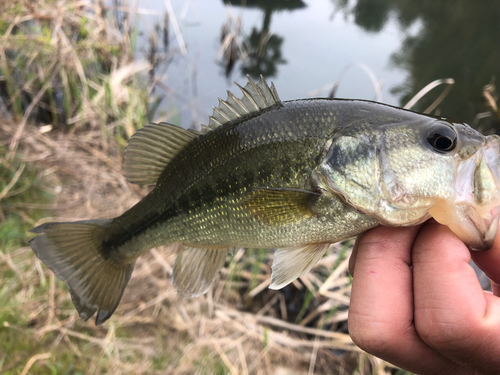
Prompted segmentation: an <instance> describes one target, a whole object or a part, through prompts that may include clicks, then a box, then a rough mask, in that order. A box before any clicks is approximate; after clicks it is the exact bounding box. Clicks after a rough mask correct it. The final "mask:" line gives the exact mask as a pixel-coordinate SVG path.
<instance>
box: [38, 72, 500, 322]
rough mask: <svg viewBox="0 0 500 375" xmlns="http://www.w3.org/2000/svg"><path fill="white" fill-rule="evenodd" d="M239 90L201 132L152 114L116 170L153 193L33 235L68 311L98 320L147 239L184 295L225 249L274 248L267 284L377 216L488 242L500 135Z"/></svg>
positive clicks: (278, 283) (203, 280)
mask: <svg viewBox="0 0 500 375" xmlns="http://www.w3.org/2000/svg"><path fill="white" fill-rule="evenodd" d="M239 87H240V86H239ZM240 89H241V91H242V92H243V97H242V98H241V99H239V98H237V97H236V96H234V95H233V94H231V93H230V92H228V97H227V99H226V100H221V99H219V101H220V103H219V107H218V108H214V112H213V115H212V116H210V121H209V124H208V126H205V127H204V128H203V131H202V132H197V131H193V130H184V129H182V128H180V127H177V126H175V125H171V124H166V123H160V124H150V125H147V126H145V127H144V128H143V129H141V130H139V131H138V132H137V133H136V134H135V135H134V136H133V137H132V138H131V139H130V142H129V144H128V146H127V148H126V150H125V154H124V171H125V176H126V177H127V178H128V180H129V181H130V182H132V183H137V184H141V185H148V184H151V185H155V188H154V189H153V190H152V191H151V192H150V193H149V194H148V195H147V196H146V197H145V198H144V199H142V200H141V201H140V202H139V203H137V204H136V205H135V206H134V207H132V208H131V209H130V210H128V211H127V212H125V213H124V214H123V215H121V216H119V217H117V218H114V219H105V220H88V221H79V222H72V223H47V224H43V225H40V226H39V227H37V228H34V229H33V230H32V231H33V232H35V233H39V235H38V236H36V237H35V238H33V239H32V240H31V242H30V244H31V247H32V249H33V250H34V252H35V253H36V255H37V256H38V257H39V258H40V259H41V260H42V261H43V262H44V263H45V264H46V265H47V267H49V268H50V269H51V270H52V271H53V272H54V273H55V274H56V275H57V276H58V277H59V278H60V279H62V280H64V281H65V282H66V283H67V286H68V289H69V291H70V293H71V297H72V299H73V302H74V304H75V306H76V308H77V310H78V312H79V314H80V317H82V318H83V319H88V318H90V317H91V316H93V315H94V313H96V312H97V316H96V324H101V323H103V322H104V321H106V320H107V319H108V318H109V317H110V316H111V314H112V313H113V312H114V311H115V309H116V307H117V305H118V303H119V301H120V299H121V296H122V294H123V291H124V289H125V286H126V285H127V283H128V281H129V279H130V276H131V274H132V270H133V268H134V263H135V260H136V259H137V257H138V256H140V255H141V254H142V253H143V252H145V251H148V250H149V249H151V248H153V247H155V246H159V245H165V244H176V243H179V244H182V247H181V248H180V250H179V253H178V256H177V259H176V262H175V265H174V271H173V283H174V286H175V288H176V290H177V291H178V292H179V293H180V294H181V295H184V296H191V297H192V296H197V295H200V294H202V293H205V292H206V291H207V290H208V289H209V288H210V286H211V284H212V283H213V281H214V279H215V277H216V276H217V274H218V272H219V271H220V269H221V268H222V267H223V265H224V262H225V259H226V256H227V254H228V251H229V250H230V249H231V248H234V247H254V248H255V247H257V248H275V249H277V250H276V252H275V257H274V263H273V267H272V279H271V285H270V287H271V288H274V289H278V288H281V287H283V286H285V285H287V284H288V283H290V282H291V281H293V280H294V279H295V278H297V277H298V276H300V275H302V274H304V273H306V272H308V271H309V270H310V269H311V268H312V266H313V265H314V264H315V263H316V262H317V261H318V260H319V259H320V258H321V257H322V256H323V254H324V253H325V251H326V250H327V248H328V247H329V246H330V244H332V243H334V242H338V241H341V240H344V239H347V238H349V237H352V236H355V235H357V234H360V233H362V232H364V231H366V230H368V229H370V228H373V227H375V226H378V225H388V226H409V225H417V224H419V223H422V222H423V221H425V220H427V219H428V218H430V217H434V218H435V219H436V220H437V221H438V222H440V223H443V224H445V225H448V226H449V227H450V228H451V230H452V231H453V232H454V233H455V234H456V235H457V236H458V237H460V238H461V239H462V240H463V241H464V243H466V244H467V245H468V246H469V247H470V249H472V250H485V249H488V248H489V247H491V245H492V242H493V240H494V238H495V235H496V231H497V227H498V214H499V205H500V191H499V183H500V176H499V173H500V169H499V155H500V150H499V147H500V137H498V136H496V135H492V136H488V137H485V136H483V135H482V134H480V133H479V132H477V131H476V130H474V129H472V128H470V127H469V126H468V125H466V124H463V123H459V122H454V121H451V120H448V119H445V118H441V117H435V116H429V115H423V114H418V113H415V112H412V111H408V110H403V109H400V108H395V107H392V106H389V105H385V104H380V103H375V102H370V101H363V100H342V99H306V100H292V101H284V102H282V101H281V100H280V99H279V97H278V94H277V92H276V89H275V88H274V85H271V87H269V86H268V85H267V83H266V82H265V81H264V79H263V78H262V77H261V80H260V81H259V82H258V83H255V82H253V81H252V80H251V79H250V78H249V82H248V83H247V85H246V86H245V87H244V88H243V87H240Z"/></svg>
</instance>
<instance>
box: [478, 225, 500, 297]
mask: <svg viewBox="0 0 500 375" xmlns="http://www.w3.org/2000/svg"><path fill="white" fill-rule="evenodd" d="M471 256H472V260H473V261H474V263H476V264H477V266H478V267H479V268H480V269H481V270H482V271H483V272H484V273H485V274H486V276H488V278H489V279H490V281H491V289H492V291H493V294H495V295H496V296H499V297H500V233H499V234H497V236H496V238H495V242H494V243H493V247H492V248H491V249H489V250H487V251H474V252H472V254H471Z"/></svg>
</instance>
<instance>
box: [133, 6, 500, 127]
mask: <svg viewBox="0 0 500 375" xmlns="http://www.w3.org/2000/svg"><path fill="white" fill-rule="evenodd" d="M227 3H229V1H227ZM230 3H232V5H228V4H226V3H224V2H223V1H221V0H191V1H182V0H171V6H172V9H173V13H174V14H175V16H176V19H177V22H178V25H179V29H180V32H181V34H182V38H183V40H184V42H185V45H186V49H187V54H186V55H182V53H181V52H180V44H179V42H178V40H177V38H176V37H175V34H174V32H173V24H172V22H170V23H169V37H168V40H169V45H168V50H167V54H166V56H169V58H168V59H167V60H169V62H168V63H167V62H163V63H160V64H159V65H158V71H160V72H164V74H165V77H164V78H163V79H162V82H163V84H164V85H165V86H166V87H164V89H166V91H164V92H166V93H167V95H166V98H165V99H164V101H163V102H162V103H161V106H160V110H159V111H157V112H156V115H155V119H154V120H166V121H171V122H174V123H179V124H182V125H183V126H184V127H188V126H193V127H197V126H198V125H199V123H206V122H207V116H208V115H210V114H211V111H212V110H211V106H212V105H215V106H216V105H217V103H218V102H217V97H222V98H225V95H226V94H225V90H227V89H230V90H232V91H233V92H234V93H235V94H236V93H237V92H238V89H237V88H236V87H235V86H234V85H233V83H232V82H233V81H237V82H239V83H241V84H243V83H244V82H245V81H246V78H245V74H246V73H251V75H252V76H253V77H258V74H259V73H262V74H264V76H265V77H266V79H267V80H268V81H273V82H274V83H275V85H276V87H277V89H278V92H279V94H280V96H281V98H282V99H283V100H288V99H296V98H303V97H307V96H308V95H310V94H311V92H312V91H314V90H315V89H318V88H320V87H322V86H325V85H328V84H332V83H334V82H335V81H337V80H338V79H339V76H340V75H341V74H342V72H343V70H344V69H346V67H349V66H351V67H350V68H349V69H348V70H347V72H345V74H344V76H343V79H342V81H341V84H340V86H339V88H338V90H337V92H336V97H344V98H361V99H371V100H379V101H382V102H385V103H388V104H393V105H398V106H402V105H404V104H406V103H407V102H408V101H409V99H411V97H413V95H414V94H415V93H417V92H418V91H419V90H420V89H422V88H423V87H424V86H426V85H427V84H428V83H430V82H432V81H434V80H436V79H441V78H453V79H454V80H455V85H454V87H453V88H452V90H451V91H450V93H449V95H448V96H447V97H446V98H445V100H444V101H443V102H442V103H441V104H440V105H439V107H438V108H437V113H440V114H442V115H443V116H447V117H452V118H455V119H458V120H461V121H464V122H468V123H470V124H473V125H475V126H476V127H478V128H480V129H481V130H483V131H485V130H486V131H488V130H489V129H492V128H500V124H499V119H498V118H496V117H494V116H491V111H490V107H488V106H487V104H486V102H485V100H484V97H483V88H484V86H485V85H487V84H488V83H490V82H492V79H494V77H499V78H500V44H499V43H498V41H499V40H500V2H498V1H497V0H485V1H482V2H470V1H467V0H455V1H440V2H436V1H430V0H423V1H419V2H418V3H416V2H413V1H396V0H355V1H349V0H314V1H312V0H309V1H307V0H304V1H302V0H289V1H283V0H281V1H279V0H275V1H266V0H254V1H250V0H247V1H246V6H245V7H241V6H239V5H240V4H241V1H240V0H231V1H230ZM165 4H166V2H160V1H157V0H139V1H138V5H139V7H140V8H147V9H153V10H155V11H157V12H158V15H156V16H146V15H141V22H140V28H141V30H142V33H143V36H142V37H141V38H139V42H138V43H139V44H138V46H139V48H140V49H142V50H144V51H145V50H146V49H147V47H146V45H147V41H148V38H149V35H150V33H151V32H152V31H153V30H154V28H155V25H156V24H159V25H162V24H163V19H164V17H163V14H164V12H165V9H166V5H165ZM228 14H230V15H231V17H232V19H233V20H236V19H237V18H238V17H240V18H241V33H240V34H239V40H240V41H241V42H242V43H243V44H244V45H245V46H246V48H247V50H248V52H249V58H248V59H247V60H243V59H242V58H241V57H236V59H235V61H234V64H233V65H232V67H231V68H229V67H228V66H227V64H224V63H223V62H221V61H216V60H217V57H218V52H219V50H220V47H221V30H222V28H223V26H224V25H225V24H226V23H227V20H228ZM160 36H161V35H160V34H159V37H160ZM266 36H267V38H266ZM263 39H267V43H266V44H265V46H264V47H262V43H261V46H260V47H259V41H262V40H263ZM259 48H260V49H259ZM259 51H260V56H261V57H260V58H259V57H258V55H259ZM172 52H175V53H172ZM171 56H173V57H171ZM352 64H355V65H352ZM366 68H367V69H368V70H369V71H370V74H367V72H366ZM370 75H372V77H370ZM493 82H494V81H493ZM374 83H375V84H374ZM376 86H381V87H380V89H379V93H378V94H377V89H376ZM443 88H444V87H443V86H441V87H438V88H437V89H435V90H433V91H432V92H431V93H429V94H428V95H427V96H426V97H424V99H423V100H421V101H420V102H419V103H417V106H416V107H415V109H417V110H424V109H425V108H427V107H428V106H429V105H430V104H431V103H432V102H433V101H434V99H436V98H437V97H438V96H439V94H440V93H441V92H442V91H443ZM328 94H329V92H328V90H325V91H323V92H319V91H316V92H315V93H313V95H314V96H327V95H328ZM488 111H490V113H489V114H487V113H486V112H488ZM480 114H483V115H480ZM478 115H479V116H478Z"/></svg>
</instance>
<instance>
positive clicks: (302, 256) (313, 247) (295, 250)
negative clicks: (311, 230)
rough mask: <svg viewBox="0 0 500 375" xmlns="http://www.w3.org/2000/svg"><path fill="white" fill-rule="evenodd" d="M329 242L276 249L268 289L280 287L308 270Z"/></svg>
mask: <svg viewBox="0 0 500 375" xmlns="http://www.w3.org/2000/svg"><path fill="white" fill-rule="evenodd" d="M328 247H330V244H329V243H319V244H318V243H314V244H309V245H305V246H300V247H289V248H284V249H278V250H276V252H275V253H274V262H273V267H272V269H273V272H272V275H271V285H270V286H269V288H270V289H281V288H283V287H284V286H286V285H288V284H290V283H291V282H292V281H293V280H295V279H296V278H297V277H299V276H301V275H303V274H305V273H307V272H309V271H310V270H311V268H312V267H313V266H314V265H315V264H316V263H317V262H318V261H319V260H320V259H321V257H322V256H323V254H325V252H326V250H327V249H328Z"/></svg>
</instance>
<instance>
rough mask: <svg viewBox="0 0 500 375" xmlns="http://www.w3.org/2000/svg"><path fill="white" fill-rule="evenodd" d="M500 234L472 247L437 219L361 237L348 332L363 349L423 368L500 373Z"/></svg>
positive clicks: (353, 263)
mask: <svg viewBox="0 0 500 375" xmlns="http://www.w3.org/2000/svg"><path fill="white" fill-rule="evenodd" d="M499 237H500V236H497V238H496V240H495V243H494V245H493V248H492V249H490V250H488V251H485V252H474V253H472V259H473V260H474V262H475V263H476V264H477V265H478V266H479V267H480V268H481V269H482V270H483V271H484V272H485V273H486V275H487V276H488V277H489V279H490V280H491V284H492V289H493V293H490V292H485V291H483V290H482V289H481V286H480V283H479V281H478V279H477V276H476V274H475V272H474V269H473V268H472V266H471V265H470V261H471V252H469V250H468V249H467V247H466V246H465V245H464V244H463V243H462V242H461V241H460V240H459V239H458V238H457V237H456V236H455V235H454V234H453V233H452V232H451V231H450V230H449V229H448V227H445V226H442V225H440V224H438V223H436V222H435V221H433V220H431V221H428V222H427V223H425V224H423V225H421V226H417V227H408V228H388V227H377V228H375V229H372V230H370V231H368V232H367V233H366V234H364V235H363V236H362V237H361V238H358V239H357V240H356V244H355V247H354V250H353V254H352V256H351V259H350V263H349V270H350V271H351V274H352V275H353V284H352V293H351V304H350V307H349V333H350V335H351V337H352V339H353V341H354V342H355V343H356V344H357V345H358V346H359V347H360V348H362V349H363V350H366V351H367V352H369V353H371V354H374V355H376V356H377V357H380V358H382V359H384V360H386V361H388V362H390V363H393V364H395V365H396V366H399V367H401V368H403V369H405V370H408V371H412V372H414V373H418V374H440V375H443V374H454V375H455V374H460V375H463V374H500V298H499V297H500V238H499Z"/></svg>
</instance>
